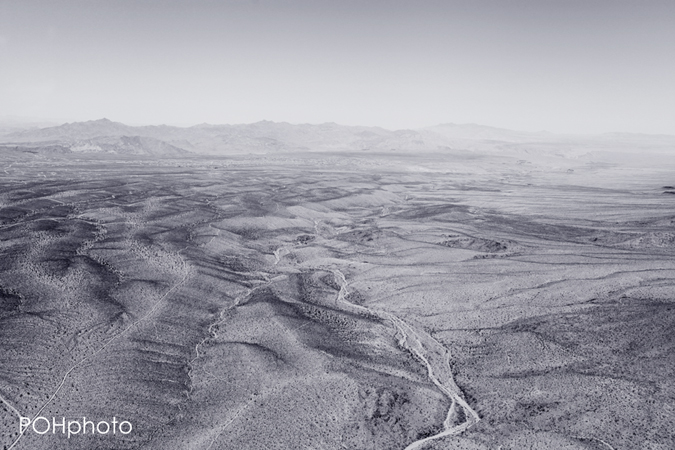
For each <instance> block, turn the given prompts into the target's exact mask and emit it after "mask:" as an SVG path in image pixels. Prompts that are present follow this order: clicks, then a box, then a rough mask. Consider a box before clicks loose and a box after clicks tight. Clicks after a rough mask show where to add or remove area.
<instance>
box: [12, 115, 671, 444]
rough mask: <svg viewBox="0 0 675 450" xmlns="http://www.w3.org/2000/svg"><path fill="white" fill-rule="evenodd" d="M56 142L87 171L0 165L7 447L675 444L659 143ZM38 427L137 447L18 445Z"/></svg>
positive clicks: (48, 159) (33, 163)
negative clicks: (601, 148) (406, 147)
mask: <svg viewBox="0 0 675 450" xmlns="http://www.w3.org/2000/svg"><path fill="white" fill-rule="evenodd" d="M99 125H101V126H105V127H109V126H111V125H110V124H106V123H102V124H99ZM115 126H116V125H115ZM280 127H281V128H283V126H280ZM57 128H58V127H57ZM72 128H73V127H71V128H70V129H72ZM85 128H86V127H85ZM205 128H208V127H205ZM106 129H107V128H106ZM47 130H49V131H43V132H40V133H43V134H44V136H43V137H44V139H45V142H47V141H49V142H52V143H53V144H50V145H62V144H60V143H58V142H61V143H62V142H65V141H68V142H75V141H76V140H77V142H80V144H78V145H84V144H82V142H85V141H86V142H88V144H87V145H90V146H94V145H98V146H99V147H100V148H101V149H103V151H102V152H97V153H96V155H94V153H89V152H83V153H80V154H78V156H73V155H72V153H73V152H74V150H73V147H68V148H67V149H66V150H64V151H63V152H62V153H58V152H54V153H45V152H44V151H40V152H36V153H30V152H28V153H26V152H25V151H22V150H20V149H19V150H17V149H13V150H11V151H10V150H0V154H1V156H2V161H3V171H4V172H3V173H4V175H3V177H2V178H1V179H0V252H2V256H1V257H0V322H1V325H0V348H1V350H0V358H1V359H2V363H1V364H0V445H1V446H2V448H5V449H60V448H63V449H65V448H68V449H92V448H97V449H106V448H108V449H136V448H143V449H146V448H147V449H166V448H176V449H178V448H185V449H204V450H215V449H276V448H278V449H288V448H322V449H345V448H347V449H410V450H412V449H441V448H443V449H499V448H501V449H502V450H506V449H513V450H516V449H614V450H620V449H621V450H629V449H635V448H645V449H647V448H649V449H664V450H665V449H669V448H671V445H672V442H673V441H674V440H675V434H674V433H673V429H674V427H673V425H675V410H674V407H673V405H675V402H674V401H673V400H674V396H675V374H674V373H673V371H674V369H675V364H674V363H675V360H674V356H673V345H674V343H675V341H674V340H673V336H674V335H673V332H672V331H673V327H674V326H675V315H673V295H674V294H675V281H673V280H675V258H674V256H673V255H674V253H673V250H674V248H675V231H673V230H674V228H673V227H674V225H675V203H673V202H675V197H673V196H672V195H664V194H667V193H669V192H671V191H673V188H672V185H673V183H675V180H673V178H672V173H673V170H672V169H673V167H674V166H673V165H671V163H672V161H671V160H670V159H668V158H665V157H664V158H662V159H659V160H658V161H659V164H655V163H654V162H653V161H655V159H654V158H657V157H658V155H661V154H662V147H659V146H656V147H651V148H653V151H652V153H651V155H652V157H651V158H652V159H649V161H646V160H643V161H640V162H639V164H638V163H634V164H633V162H634V159H631V158H630V157H628V156H627V157H626V158H625V159H620V158H619V159H617V161H616V162H612V163H610V162H607V161H603V160H602V158H603V156H602V155H600V153H595V154H594V155H596V156H597V155H600V156H597V158H596V157H593V158H592V159H590V160H589V159H588V158H589V157H586V158H580V157H575V156H574V154H573V153H570V154H565V155H563V156H558V157H556V156H555V154H553V153H550V154H546V155H543V156H542V155H539V154H536V155H534V156H525V157H522V155H530V153H529V152H530V150H529V148H528V145H530V144H528V143H527V142H524V141H522V139H524V138H522V137H518V139H521V141H519V144H518V146H517V147H518V148H517V150H518V152H519V153H518V155H521V156H518V155H517V154H516V153H513V152H511V153H509V152H505V153H503V154H497V153H495V154H492V153H480V152H477V151H469V150H462V151H459V150H457V151H454V152H452V151H448V152H445V153H444V152H442V151H437V152H432V153H429V152H421V151H420V152H417V153H414V154H413V153H407V154H396V155H395V156H393V155H391V154H389V153H383V152H378V151H374V150H371V151H369V152H365V153H359V152H352V151H343V152H328V151H325V152H323V153H297V152H296V153H293V152H291V151H290V150H288V151H287V152H285V153H272V154H267V155H258V156H245V155H239V156H227V157H215V156H212V157H205V156H197V155H191V156H186V155H185V154H184V153H182V150H185V148H183V147H180V146H178V145H177V144H176V142H177V139H178V138H176V140H174V139H168V140H159V141H161V142H163V143H161V144H160V143H158V142H159V141H153V140H152V139H158V138H157V137H156V136H155V137H153V136H149V135H146V136H143V137H142V138H139V140H134V139H135V138H134V139H131V138H123V137H120V136H127V134H125V133H127V131H128V130H126V129H125V130H122V131H121V132H120V134H119V135H118V137H117V138H115V140H113V139H109V138H105V139H104V138H102V137H101V135H98V133H100V131H95V132H93V133H90V134H89V135H86V134H80V135H76V134H73V136H71V137H68V139H71V140H68V139H65V140H64V138H58V139H57V136H55V135H54V133H55V132H56V131H55V130H54V129H47ZM63 130H64V129H63V128H62V129H61V131H63ZM158 132H159V131H158ZM13 133H14V134H12V135H11V136H10V137H11V139H13V142H14V143H13V144H12V145H16V146H17V147H20V146H21V145H23V146H28V143H34V142H36V138H35V136H36V133H38V132H36V131H30V132H25V133H32V134H31V135H30V137H29V138H28V137H26V139H25V142H24V143H21V142H20V141H21V139H20V138H21V135H20V134H16V132H13ZM169 134H170V133H169ZM129 135H131V133H129ZM137 135H139V134H137ZM25 136H28V134H26V135H25ZM488 137H489V138H492V137H494V136H488ZM3 139H4V140H5V141H7V142H10V138H9V137H8V136H5V137H4V138H3ZM308 139H309V138H308ZM504 139H506V138H505V137H504ZM612 139H618V138H616V137H614V138H612ZM650 139H651V138H650ZM654 139H656V138H654ZM659 139H660V138H659ZM328 140H329V139H328V138H326V142H328ZM657 140H658V139H657ZM628 141H630V139H629V140H628ZM666 141H667V140H666ZM55 142H56V143H55ZM106 142H108V144H109V145H114V146H117V147H115V150H114V151H106V150H105V145H104V144H105V143H106ZM476 142H478V141H476ZM500 142H502V141H500ZM504 142H505V141H504ZM622 142H623V141H622ZM596 144H597V143H596ZM596 144H593V143H591V144H588V145H589V148H590V147H591V146H593V145H596ZM3 145H9V144H3ZM31 145H33V144H31ZM69 145H70V144H69ZM73 145H74V144H73ZM106 145H107V144H106ZM125 145H126V147H124V146H125ZM256 145H257V144H256ZM477 145H478V144H477ZM481 145H483V144H481ZM499 145H505V144H503V143H502V144H499ZM513 145H515V144H513ZM622 145H624V147H625V148H629V147H630V145H628V144H625V143H624V144H622ZM664 145H665V144H664ZM167 146H171V147H167ZM141 147H142V148H144V149H145V148H150V147H152V148H154V149H155V150H156V152H157V153H156V154H155V155H149V154H145V153H144V152H145V150H143V152H139V151H136V150H133V151H132V150H128V151H129V152H131V153H129V154H127V157H124V154H123V151H121V150H119V148H127V149H134V148H135V149H138V148H141ZM186 147H187V146H186ZM110 148H112V147H109V149H110ZM495 148H496V147H495ZM177 149H178V150H177ZM190 150H191V151H192V150H194V149H190ZM134 152H135V153H134ZM113 153H114V155H113V156H114V157H111V158H108V159H106V158H104V157H103V156H106V155H108V156H110V155H112V154H113ZM625 154H626V155H629V156H630V152H626V153H625ZM64 155H65V156H64ZM82 155H94V156H91V157H87V158H85V157H84V156H82ZM101 155H103V156H101ZM157 155H163V156H162V157H161V158H159V157H157ZM141 156H143V157H141ZM631 161H632V162H631ZM631 164H632V165H631ZM39 416H43V417H47V418H52V417H56V418H57V419H58V420H60V419H61V418H62V417H65V418H66V420H69V419H77V418H81V417H83V416H86V417H87V418H95V419H97V420H108V419H110V418H112V416H115V417H117V418H118V419H120V420H126V421H129V422H130V423H132V424H133V431H132V432H131V433H129V434H121V433H118V434H116V435H112V434H109V435H105V436H102V435H91V434H89V435H86V434H78V435H75V436H71V437H70V438H68V437H67V436H66V435H63V434H61V433H60V432H57V433H55V434H54V433H51V432H50V433H48V434H44V435H40V434H37V433H35V432H34V431H33V430H32V429H28V431H26V432H25V433H23V434H21V433H19V417H28V418H36V417H39Z"/></svg>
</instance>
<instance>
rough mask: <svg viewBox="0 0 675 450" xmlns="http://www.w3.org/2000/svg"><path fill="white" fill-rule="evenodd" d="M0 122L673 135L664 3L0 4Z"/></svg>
mask: <svg viewBox="0 0 675 450" xmlns="http://www.w3.org/2000/svg"><path fill="white" fill-rule="evenodd" d="M0 117H14V118H25V119H28V118H30V119H41V120H45V119H46V120H54V121H61V122H63V121H84V120H95V119H100V118H103V117H105V118H108V119H110V120H115V121H119V122H124V123H127V124H130V125H142V124H162V123H165V124H170V125H180V126H189V125H194V124H199V123H204V122H206V123H214V124H220V123H251V122H257V121H260V120H272V121H278V122H290V123H323V122H336V123H339V124H343V125H367V126H382V127H385V128H389V129H401V128H420V127H424V126H431V125H435V124H439V123H477V124H482V125H489V126H497V127H502V128H510V129H517V130H524V131H540V130H547V131H551V132H559V133H601V132H612V131H621V132H637V133H660V134H675V1H673V0H658V1H657V0H641V1H638V0H631V1H623V0H583V1H577V0H464V1H455V0H446V1H430V0H416V1H412V0H410V1H404V0H389V1H384V0H361V1H351V0H332V1H331V0H277V1H269V0H268V1H266V0H257V1H254V0H249V1H247V0H224V1H215V0H208V1H207V0H183V1H181V0H58V1H55V0H41V1H40V0H0Z"/></svg>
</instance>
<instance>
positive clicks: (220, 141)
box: [0, 119, 675, 157]
mask: <svg viewBox="0 0 675 450" xmlns="http://www.w3.org/2000/svg"><path fill="white" fill-rule="evenodd" d="M610 148H611V149H612V150H613V151H616V150H623V151H631V150H634V149H640V148H641V149H647V148H648V149H650V150H652V151H659V152H660V151H675V136H666V135H639V134H622V133H610V134H604V135H597V136H566V135H555V134H552V133H547V132H539V133H529V132H519V131H512V130H505V129H501V128H494V127H487V126H482V125H475V124H462V125H457V124H442V125H436V126H432V127H427V128H422V129H418V130H395V131H391V130H386V129H384V128H378V127H359V126H343V125H338V124H335V123H324V124H319V125H310V124H301V125H293V124H289V123H278V122H269V121H263V122H257V123H252V124H243V125H209V124H202V125H195V126H192V127H174V126H167V125H159V126H138V127H133V126H129V125H125V124H123V123H119V122H113V121H110V120H108V119H100V120H93V121H88V122H75V123H66V124H63V125H59V126H50V127H44V128H28V129H23V130H19V131H16V130H15V129H12V130H7V131H6V132H5V133H4V134H1V133H0V151H2V150H4V151H14V152H32V153H35V152H38V153H46V154H51V153H53V154H80V155H81V154H83V153H96V154H99V155H106V154H107V155H127V156H149V157H182V156H189V155H190V154H206V155H232V154H246V153H279V152H327V151H350V152H361V151H368V152H390V151H400V152H439V151H440V152H452V151H469V152H487V153H500V154H509V155H511V154H513V155H516V154H530V153H532V152H538V153H545V154H551V155H557V156H565V157H578V156H579V155H581V154H584V153H587V152H589V151H602V150H606V149H610Z"/></svg>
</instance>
